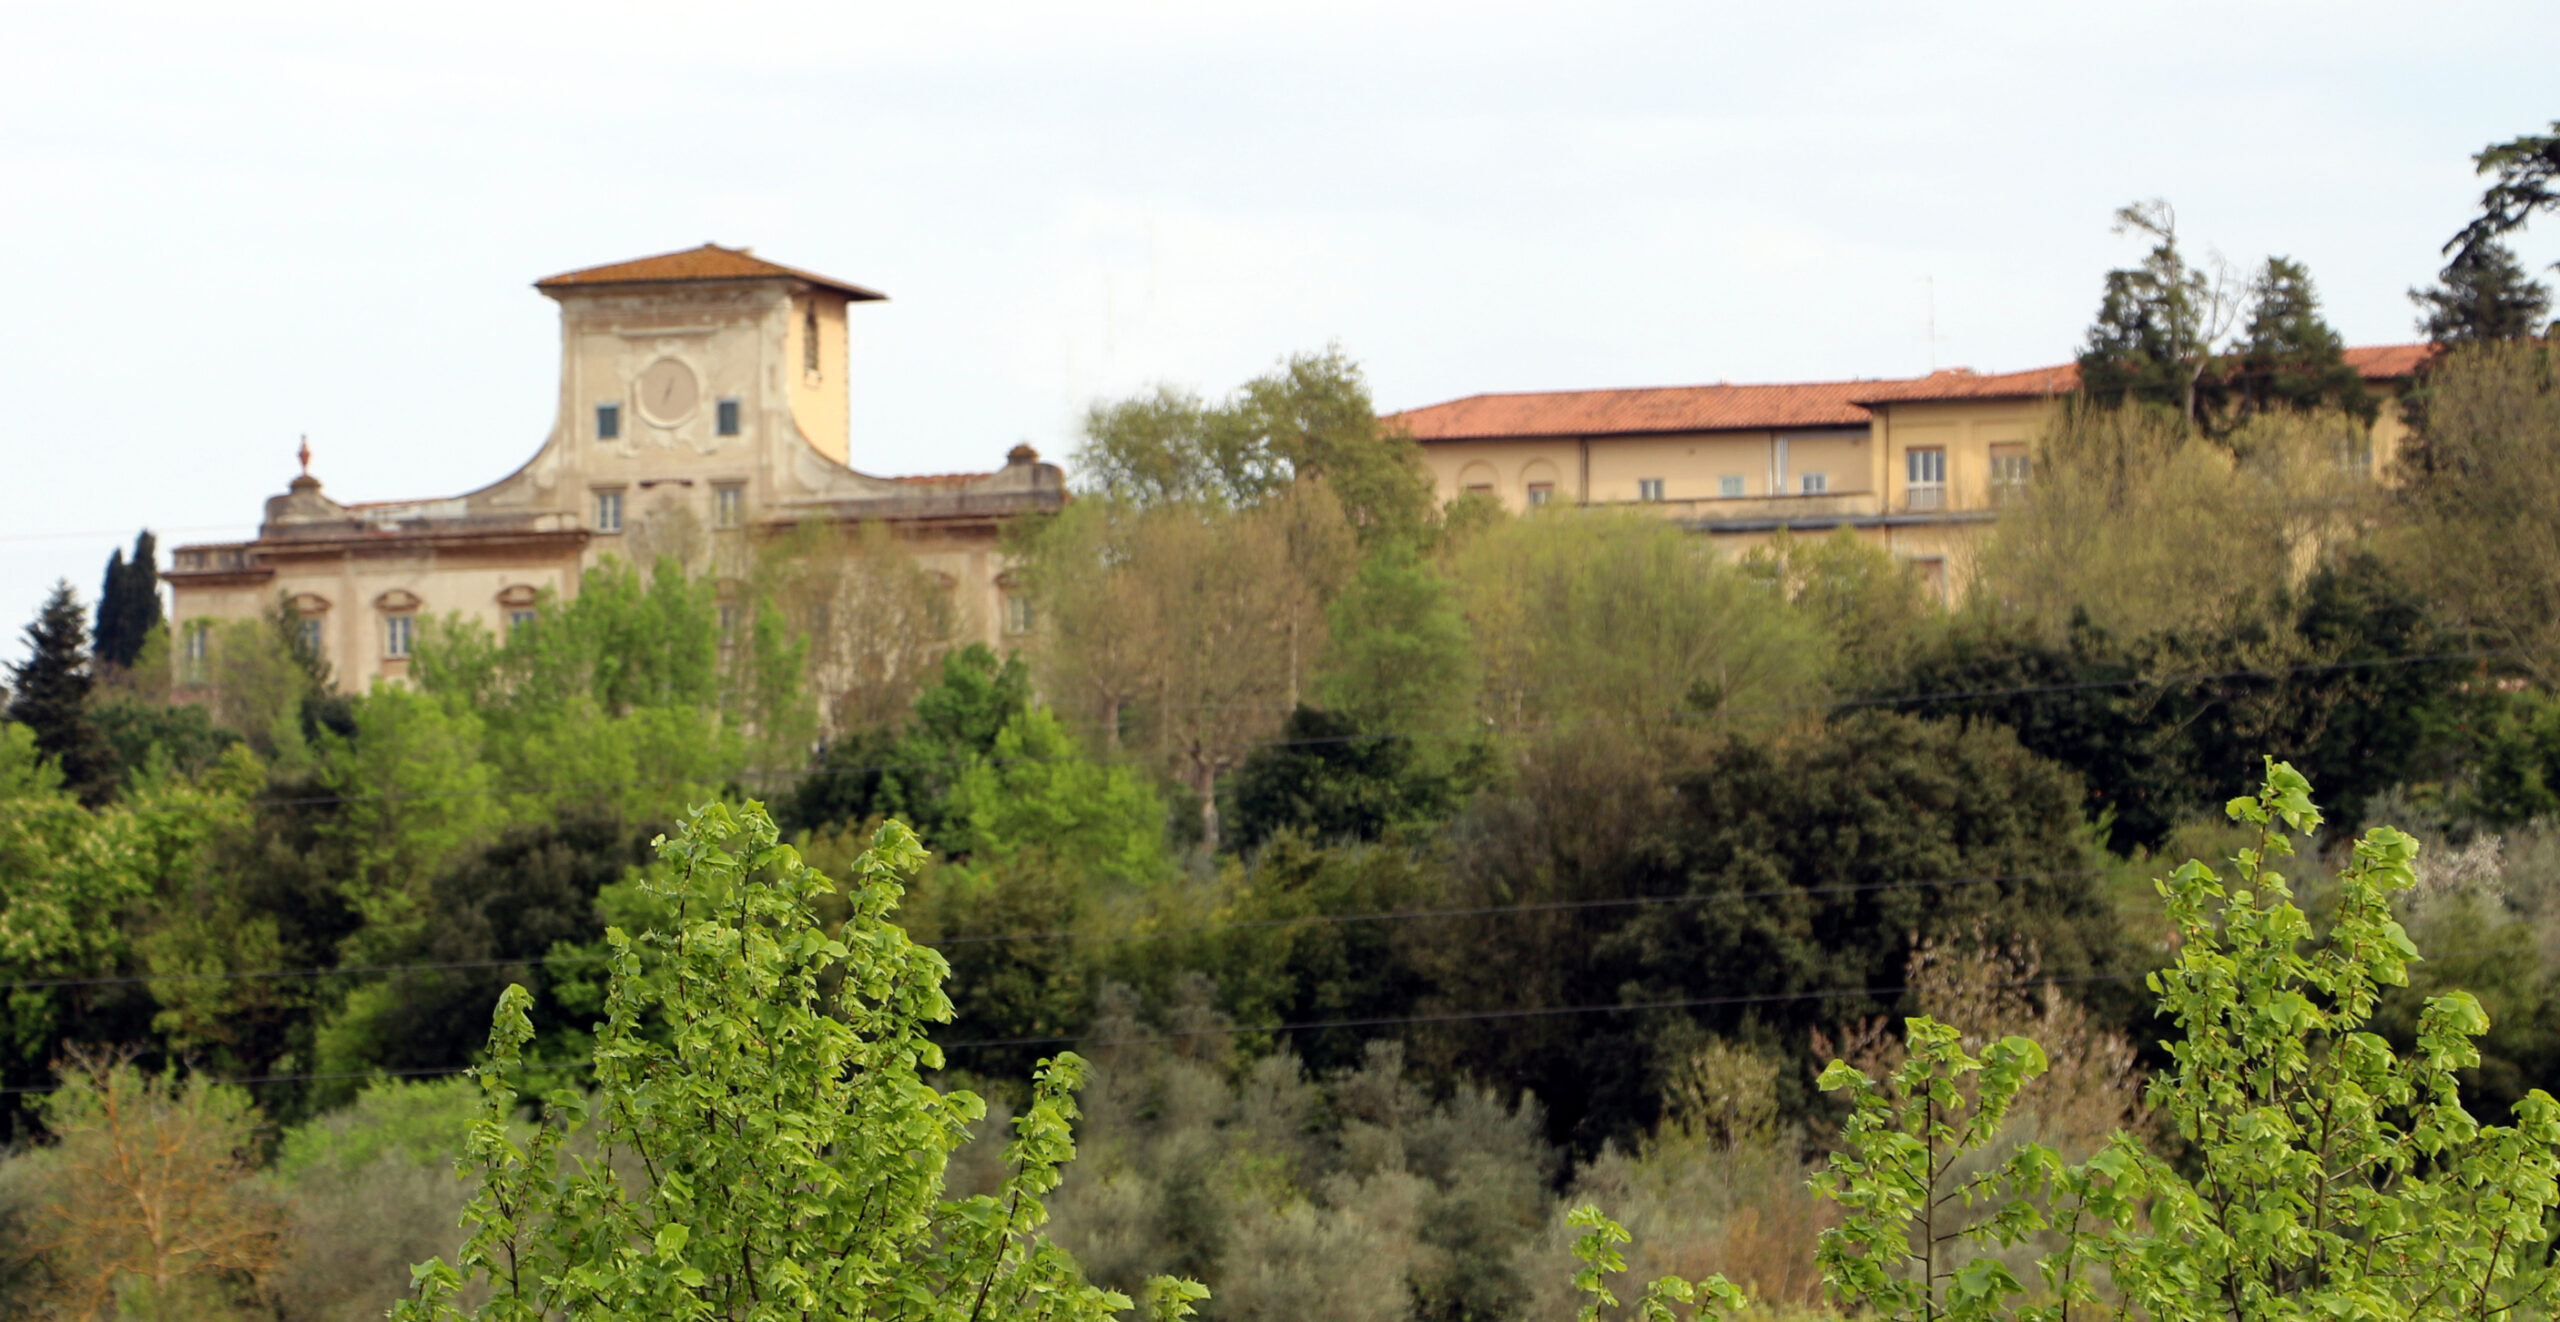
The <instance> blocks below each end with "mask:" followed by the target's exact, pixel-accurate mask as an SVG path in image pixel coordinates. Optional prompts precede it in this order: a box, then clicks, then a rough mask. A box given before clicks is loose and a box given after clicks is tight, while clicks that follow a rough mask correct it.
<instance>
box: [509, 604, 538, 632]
mask: <svg viewBox="0 0 2560 1322" xmlns="http://www.w3.org/2000/svg"><path fill="white" fill-rule="evenodd" d="M534 618H535V617H534V613H533V612H532V611H529V610H512V611H508V612H507V636H508V637H510V638H513V637H515V636H516V635H517V634H520V633H523V632H524V631H525V630H527V629H530V628H532V627H533V621H534Z"/></svg>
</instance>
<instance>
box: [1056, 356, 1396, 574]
mask: <svg viewBox="0 0 2560 1322" xmlns="http://www.w3.org/2000/svg"><path fill="white" fill-rule="evenodd" d="M1084 437H1085V439H1084V444H1083V445H1082V446H1081V447H1079V448H1078V449H1077V451H1076V455H1075V462H1076V469H1077V471H1078V472H1079V473H1080V474H1082V475H1083V477H1084V480H1085V481H1086V482H1087V483H1088V484H1089V485H1090V487H1091V489H1092V490H1094V491H1096V492H1099V493H1102V494H1104V495H1108V496H1110V497H1111V498H1112V499H1114V500H1116V501H1125V502H1128V503H1131V504H1134V505H1139V506H1159V505H1178V504H1206V505H1211V506H1223V507H1230V508H1233V507H1240V506H1246V505H1255V504H1260V503H1261V502H1263V501H1264V500H1267V499H1269V498H1270V497H1272V496H1273V495H1275V494H1276V493H1278V492H1280V491H1281V490H1283V489H1285V488H1287V487H1288V486H1290V485H1291V484H1292V483H1294V482H1322V483H1323V484H1325V485H1326V486H1327V487H1329V488H1330V489H1331V490H1332V492H1333V494H1334V496H1335V498H1336V499H1337V500H1339V501H1340V502H1341V504H1342V507H1343V509H1344V511H1345V512H1346V513H1347V514H1348V515H1349V516H1350V519H1351V521H1352V523H1353V524H1354V525H1355V526H1357V527H1358V528H1359V529H1361V532H1362V536H1363V537H1364V538H1372V537H1377V538H1387V539H1409V538H1411V537H1413V536H1414V535H1416V534H1417V533H1419V532H1420V531H1421V530H1422V528H1423V525H1424V523H1425V522H1426V520H1427V519H1428V517H1429V515H1430V512H1431V484H1430V479H1429V478H1428V477H1427V476H1426V475H1424V473H1423V471H1422V460H1421V451H1420V450H1419V449H1418V448H1417V447H1416V446H1415V445H1414V444H1413V442H1412V441H1411V440H1410V439H1409V438H1406V437H1402V436H1395V435H1390V434H1387V433H1386V432H1385V431H1384V430H1382V429H1381V428H1380V426H1379V425H1378V418H1377V412H1376V409H1375V408H1374V406H1373V405H1372V404H1371V403H1370V399H1369V387H1368V383H1367V382H1366V381H1365V380H1364V379H1363V378H1362V376H1361V372H1360V367H1359V365H1358V364H1357V363H1354V362H1353V361H1351V359H1350V358H1349V357H1347V356H1345V355H1344V354H1343V352H1342V350H1341V349H1340V348H1339V347H1328V348H1327V349H1326V350H1325V351H1324V352H1322V353H1304V354H1294V355H1292V356H1290V357H1289V358H1288V359H1286V360H1285V361H1283V362H1282V363H1281V364H1280V366H1279V368H1278V369H1277V370H1275V371H1273V372H1271V373H1268V374H1266V375H1264V376H1260V377H1256V378H1254V379H1253V380H1251V381H1248V382H1246V383H1245V384H1244V386H1243V387H1242V388H1240V389H1238V390H1237V391H1236V393H1235V394H1234V395H1233V396H1232V397H1230V398H1229V399H1228V400H1226V401H1225V402H1223V403H1220V404H1215V405H1212V404H1209V403H1207V402H1206V401H1204V400H1202V399H1201V398H1200V396H1198V395H1197V394H1194V393H1192V392H1190V391H1187V390H1180V389H1176V388H1174V387H1172V386H1158V387H1156V389H1155V391H1154V392H1153V393H1151V394H1147V395H1141V396H1137V397H1135V398H1131V399H1127V400H1120V401H1114V402H1109V403H1098V404H1095V405H1094V406H1093V407H1092V408H1091V409H1090V410H1088V411H1087V412H1086V414H1085V422H1084Z"/></svg>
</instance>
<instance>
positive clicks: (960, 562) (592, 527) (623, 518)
mask: <svg viewBox="0 0 2560 1322" xmlns="http://www.w3.org/2000/svg"><path fill="white" fill-rule="evenodd" d="M535 288H537V289H539V290H541V291H542V292H543V293H544V294H546V295H548V296H549V297H550V298H552V299H553V300H554V301H555V302H556V303H558V305H559V308H560V341H561V348H560V387H559V395H558V400H557V409H556V413H555V416H554V418H553V421H552V424H551V429H550V433H549V435H548V436H547V437H546V438H545V439H544V441H543V443H542V444H541V446H540V447H539V448H538V449H537V450H535V452H534V454H533V456H532V457H531V458H530V459H528V460H527V461H526V462H525V464H524V465H523V466H522V467H521V468H518V469H517V470H516V471H515V472H513V473H511V474H508V475H507V476H505V477H503V478H500V479H499V480H498V481H496V482H493V483H491V484H489V485H488V486H485V487H482V488H480V489H479V490H476V491H471V492H467V493H464V494H462V495H459V496H451V497H445V498H440V499H433V500H411V501H379V502H366V503H356V504H345V503H340V502H339V501H337V500H335V499H332V498H331V497H330V496H328V495H327V494H326V493H324V491H323V490H322V487H321V483H320V481H319V479H317V478H315V477H313V476H312V474H311V472H310V460H309V453H308V451H307V449H306V451H305V453H304V468H303V472H302V473H301V475H300V476H297V477H295V478H294V479H293V480H292V482H291V483H290V484H289V486H288V487H287V489H286V490H285V492H284V493H283V494H281V495H278V496H275V497H272V498H270V499H269V500H268V501H267V505H266V514H265V518H264V519H263V520H262V521H261V523H260V525H259V529H258V535H257V537H256V538H255V539H253V540H250V541H246V542H233V543H219V544H198V545H190V546H181V547H178V548H176V550H175V551H174V552H173V553H172V555H171V557H170V561H171V564H170V568H169V570H168V572H167V574H166V575H165V579H166V581H167V582H168V584H169V587H170V595H171V618H172V621H173V629H174V636H175V638H176V641H177V644H178V645H177V649H176V650H177V651H178V654H179V655H178V662H179V665H180V670H181V680H182V681H183V680H184V679H185V677H186V674H187V667H188V665H189V663H190V661H191V660H197V659H201V658H202V656H203V652H204V649H205V647H206V646H207V639H208V638H209V637H210V636H211V634H212V631H213V628H214V626H216V625H218V624H220V623H221V622H223V621H226V620H232V619H245V618H252V617H255V616H258V615H261V614H264V613H266V612H267V611H269V610H272V609H273V608H274V607H275V605H276V603H277V602H278V600H279V598H281V599H283V600H284V601H286V602H287V603H289V607H290V609H291V610H292V611H293V612H294V613H295V614H296V615H298V616H299V618H300V621H301V627H302V629H303V631H304V636H305V638H307V639H308V640H310V641H311V642H312V643H314V644H316V645H317V646H318V648H319V650H320V652H321V654H322V656H323V657H324V658H325V659H326V660H327V661H328V662H329V663H330V665H331V667H332V669H333V671H334V673H335V675H336V677H337V682H338V683H339V684H340V686H341V687H344V688H348V689H358V690H360V689H363V688H365V687H367V686H369V685H371V684H373V683H375V682H377V681H381V680H392V681H398V680H400V679H401V678H402V677H404V676H405V675H406V673H407V667H408V663H409V655H410V651H411V648H412V646H413V645H414V643H415V641H416V638H417V631H418V627H419V624H420V622H421V621H423V620H424V619H427V618H430V617H434V618H441V617H444V616H446V615H459V616H461V617H463V618H465V619H468V620H475V621H477V622H479V623H481V624H482V625H485V626H487V627H488V628H490V629H491V630H492V631H502V630H504V629H507V628H509V627H511V626H512V625H513V624H515V623H517V622H519V621H521V620H523V619H525V618H529V612H531V610H532V609H533V607H534V603H535V602H536V601H537V600H538V598H539V597H540V595H541V594H542V593H544V592H546V591H548V592H553V593H557V594H561V595H564V596H565V595H573V594H575V593H576V592H577V590H578V584H579V580H580V577H581V576H582V575H583V574H585V573H587V572H588V571H590V570H592V569H594V568H595V567H596V565H597V564H598V563H599V562H601V561H602V560H603V559H605V558H606V557H608V556H615V557H619V558H621V559H622V560H624V561H625V562H628V563H635V564H642V565H645V564H649V563H652V562H653V561H654V560H655V559H656V557H657V556H658V555H661V554H675V555H677V556H678V557H679V559H682V560H684V561H686V562H687V563H690V564H696V565H700V564H705V563H715V562H718V561H720V560H722V559H723V558H724V557H722V556H720V555H718V554H715V552H718V551H720V550H723V549H726V550H737V551H745V550H752V549H753V548H754V547H755V546H757V545H758V544H760V543H762V542H764V541H766V540H768V539H770V538H772V537H775V536H778V535H782V534H785V533H788V532H790V531H791V530H793V529H795V528H798V527H799V526H801V525H802V524H805V523H811V522H816V523H821V524H829V525H845V524H855V523H863V522H869V521H877V522H880V523H883V524H885V525H886V526H888V527H889V528H890V529H891V530H892V531H893V532H894V533H895V535H896V536H897V538H898V539H899V541H900V542H901V543H902V544H903V545H904V546H905V547H906V549H907V550H908V551H910V552H911V553H912V554H913V555H914V556H915V558H916V559H917V561H918V563H919V564H920V565H921V566H922V567H923V568H924V569H926V570H927V571H928V572H929V573H930V574H932V575H933V576H934V578H935V579H936V580H937V581H938V582H939V583H940V584H941V585H942V586H943V588H944V590H945V591H946V592H947V594H948V598H949V603H950V606H951V607H952V611H951V614H952V616H953V618H954V626H955V627H954V636H955V638H958V639H961V640H966V639H970V638H980V639H984V640H986V641H989V642H998V641H1000V640H1001V638H1002V635H1003V634H1005V633H1006V632H1007V625H1008V624H1009V623H1014V624H1018V623H1020V622H1022V621H1024V620H1027V619H1028V616H1027V613H1025V612H1022V611H1020V610H1018V609H1015V608H1014V606H1013V603H1012V602H1010V601H1009V595H1010V594H1009V592H1008V589H1007V578H1006V572H1005V570H1006V567H1005V565H1004V563H1003V559H1002V556H1001V553H1000V552H999V550H998V536H999V533H1000V531H1001V529H1002V526H1003V525H1004V523H1005V522H1006V521H1007V520H1009V519H1012V518H1015V517H1018V516H1020V515H1022V514H1026V513H1034V512H1039V511H1044V510H1054V509H1057V508H1058V507H1059V506H1060V505H1061V504H1062V503H1063V502H1064V500H1065V481H1064V475H1063V474H1062V473H1061V472H1060V471H1059V470H1058V468H1057V467H1056V466H1054V465H1051V464H1046V463H1042V462H1040V460H1039V456H1038V455H1036V454H1034V453H1033V452H1032V451H1031V450H1030V448H1029V447H1027V446H1017V447H1015V448H1014V449H1013V450H1012V452H1011V453H1009V454H1008V455H1006V457H1005V462H1004V465H1003V466H1002V467H1000V468H997V469H994V470H992V471H986V472H977V473H959V474H951V475H947V476H940V477H923V478H884V477H873V476H870V475H868V474H865V473H861V472H857V471H855V470H854V469H853V468H852V467H851V466H850V462H849V461H850V458H851V453H850V434H849V433H850V419H851V406H850V405H851V401H850V395H849V391H848V388H847V385H846V381H845V368H846V364H847V361H848V359H847V354H848V348H847V339H846V336H847V331H848V327H849V318H848V316H847V312H848V310H849V309H850V308H851V307H852V306H853V305H855V304H857V303H865V302H874V301H878V300H879V299H881V298H882V297H884V296H883V295H881V294H879V293H877V292H876V291H873V290H870V289H866V288H863V287H862V286H859V285H853V284H848V283H846V282H844V281H840V280H835V279H831V278H829V277H826V276H820V275H814V274H812V273H810V272H807V271H802V270H798V269H796V268H792V267H787V266H782V265H779V264H777V263H774V262H770V261H766V260H764V259H762V258H759V257H757V256H755V255H754V254H753V253H752V252H751V251H749V250H746V249H742V248H721V247H717V246H714V245H708V244H706V245H704V246H703V247H701V248H697V249H691V250H688V251H685V252H678V253H667V254H662V255H660V256H656V257H648V258H642V259H639V260H636V261H630V262H619V263H614V264H612V265H608V266H600V267H591V268H587V269H585V270H579V271H572V272H568V273H566V274H563V275H557V276H553V277H551V278H549V279H546V280H542V281H539V282H537V283H536V285H535ZM725 558H726V559H727V560H728V562H730V563H739V562H740V561H741V559H742V557H739V556H728V557H725ZM850 624H851V622H846V627H850Z"/></svg>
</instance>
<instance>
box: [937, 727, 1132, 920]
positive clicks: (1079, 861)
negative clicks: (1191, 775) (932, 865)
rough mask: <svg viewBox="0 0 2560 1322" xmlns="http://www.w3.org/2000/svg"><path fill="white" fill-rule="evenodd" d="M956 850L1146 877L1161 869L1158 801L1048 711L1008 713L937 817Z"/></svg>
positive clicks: (1087, 873)
mask: <svg viewBox="0 0 2560 1322" xmlns="http://www.w3.org/2000/svg"><path fill="white" fill-rule="evenodd" d="M939 815H940V817H941V818H942V820H943V821H945V822H946V823H948V825H947V826H946V827H945V828H944V834H945V837H946V840H947V845H948V848H949V849H950V850H951V852H952V853H954V854H956V855H963V856H966V857H968V858H970V859H973V860H975V859H985V860H988V861H992V862H1000V863H1009V862H1012V861H1014V860H1017V859H1020V858H1022V857H1023V856H1025V855H1030V854H1036V855H1039V856H1041V857H1042V858H1044V859H1046V860H1048V861H1050V862H1051V863H1053V864H1055V865H1057V866H1059V867H1062V868H1065V869H1066V870H1068V871H1069V872H1071V873H1074V874H1077V875H1080V876H1084V877H1089V878H1092V879H1094V880H1095V881H1099V882H1104V883H1120V884H1130V883H1140V884H1143V883H1146V882H1151V881H1154V880H1156V879H1157V877H1158V875H1159V874H1160V873H1161V872H1162V871H1163V869H1164V865H1165V852H1164V803H1163V801H1161V800H1159V799H1158V798H1157V797H1156V795H1155V791H1154V790H1153V789H1152V788H1150V787H1149V786H1148V785H1147V784H1146V783H1145V782H1144V781H1142V780H1140V779H1139V778H1138V775H1137V774H1136V772H1135V771H1134V770H1133V769H1132V768H1130V767H1128V766H1125V765H1106V764H1103V763H1098V762H1095V761H1093V760H1092V759H1091V758H1088V757H1086V756H1085V755H1084V750H1083V749H1082V748H1080V747H1078V746H1077V745H1076V742H1075V740H1074V738H1073V737H1072V736H1070V735H1069V734H1068V733H1067V730H1066V727H1065V726H1063V725H1061V724H1059V722H1058V717H1057V714H1056V713H1054V712H1052V711H1050V710H1049V709H1048V708H1046V707H1030V708H1025V709H1023V710H1020V711H1017V712H1016V713H1014V716H1013V718H1012V719H1011V720H1009V721H1007V722H1006V723H1005V725H1004V728H1003V729H1001V730H999V731H997V732H996V737H995V744H994V747H992V748H990V749H989V750H988V751H987V754H986V756H985V757H983V758H979V759H975V760H972V761H970V762H968V763H966V764H965V765H963V766H962V767H961V768H960V774H959V776H958V778H957V779H956V780H955V781H954V782H953V784H952V786H951V792H950V795H949V797H948V799H947V800H946V802H945V803H944V805H943V808H942V811H941V813H940V814H939Z"/></svg>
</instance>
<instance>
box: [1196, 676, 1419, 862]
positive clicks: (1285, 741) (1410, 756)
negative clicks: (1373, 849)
mask: <svg viewBox="0 0 2560 1322" xmlns="http://www.w3.org/2000/svg"><path fill="white" fill-rule="evenodd" d="M1427 761H1428V759H1425V758H1422V757H1419V756H1417V754H1416V750H1415V748H1414V743H1413V740H1412V739H1411V738H1410V737H1408V736H1405V735H1402V734H1374V733H1371V732H1369V731H1367V730H1364V729H1362V728H1361V725H1360V723H1359V722H1358V721H1356V720H1353V719H1352V718H1351V717H1349V716H1345V715H1342V714H1341V713H1339V712H1329V711H1321V710H1318V709H1316V708H1313V707H1300V708H1298V709H1297V710H1296V711H1294V712H1291V713H1290V714H1289V722H1288V724H1287V725H1285V726H1283V727H1281V731H1280V741H1279V742H1278V743H1276V744H1273V745H1271V746H1269V747H1267V748H1258V749H1255V750H1254V751H1253V753H1252V754H1251V755H1249V756H1248V757H1246V758H1245V760H1244V765H1243V766H1242V767H1240V768H1238V769H1237V771H1236V775H1235V779H1234V783H1233V793H1234V796H1235V811H1234V819H1235V823H1236V829H1235V841H1236V845H1237V847H1238V848H1241V849H1251V848H1253V847H1254V846H1255V845H1258V844H1261V843H1262V842H1263V841H1265V840H1268V839H1270V838H1271V837H1272V835H1273V834H1275V833H1277V832H1280V831H1284V830H1296V831H1299V832H1302V833H1304V834H1305V835H1306V837H1307V838H1308V839H1310V840H1314V841H1317V842H1319V843H1329V842H1332V841H1337V840H1376V839H1378V838H1380V837H1381V836H1383V835H1385V834H1386V832H1387V830H1388V828H1390V827H1392V826H1395V825H1396V824H1397V823H1400V822H1416V823H1419V822H1427V821H1432V820H1435V819H1438V818H1440V817H1445V816H1447V815H1448V812H1449V810H1450V808H1451V807H1452V806H1453V805H1454V803H1455V802H1456V798H1457V794H1456V791H1457V788H1458V786H1457V783H1456V781H1457V777H1454V776H1452V775H1450V774H1449V773H1448V772H1446V771H1441V770H1436V769H1435V768H1433V767H1431V766H1429V765H1427V764H1426V763H1427Z"/></svg>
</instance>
